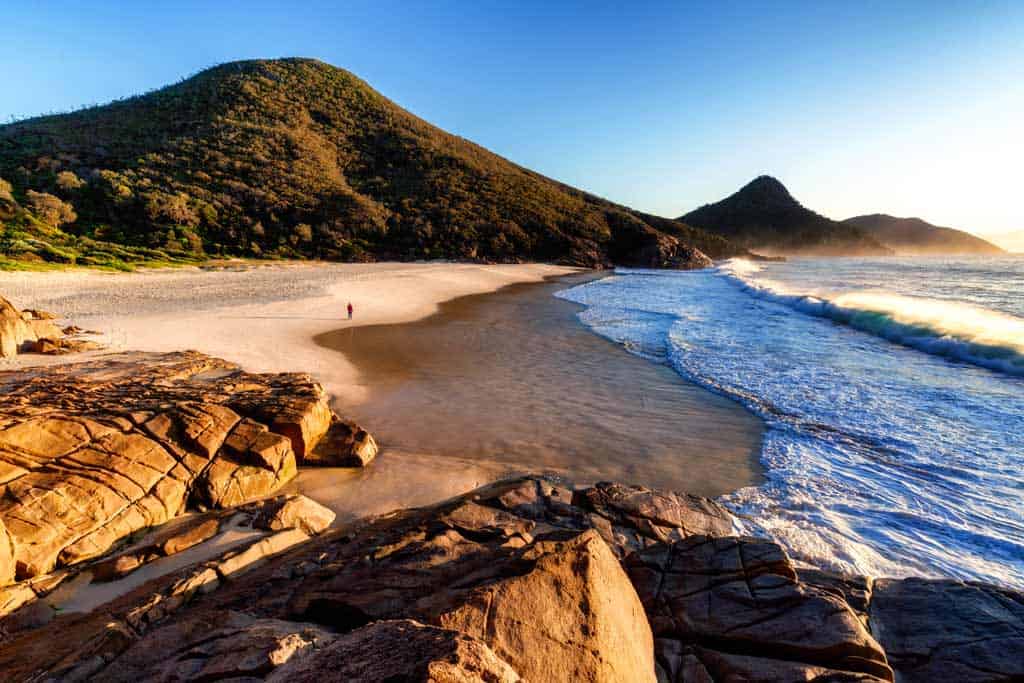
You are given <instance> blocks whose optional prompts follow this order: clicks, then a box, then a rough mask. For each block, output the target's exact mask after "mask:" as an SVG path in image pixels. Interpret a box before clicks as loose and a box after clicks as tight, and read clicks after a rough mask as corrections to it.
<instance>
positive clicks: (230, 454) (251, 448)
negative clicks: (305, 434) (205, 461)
mask: <svg viewBox="0 0 1024 683" xmlns="http://www.w3.org/2000/svg"><path fill="white" fill-rule="evenodd" d="M223 446H224V447H223V448H222V449H221V450H220V452H219V453H218V454H217V456H216V457H215V458H214V459H213V461H212V462H211V463H210V464H209V466H207V467H206V469H205V470H204V471H203V472H202V473H201V474H200V475H199V477H198V479H197V480H196V482H195V488H194V490H193V496H195V497H196V499H197V501H199V502H200V503H201V504H202V505H205V506H207V507H211V508H226V507H233V506H236V505H241V504H242V503H245V502H246V501H249V500H253V499H255V498H262V497H263V496H266V495H268V494H270V493H273V492H274V491H276V490H277V489H278V488H280V487H281V486H282V485H283V484H285V483H287V482H288V481H290V480H291V479H292V477H294V476H295V474H296V467H295V454H294V453H293V452H292V442H291V440H290V439H288V438H287V437H284V436H282V435H280V434H274V433H272V432H270V431H269V430H268V428H267V427H266V426H265V425H262V424H259V423H257V422H254V421H252V420H242V421H241V422H239V423H238V425H237V426H235V427H234V429H233V430H232V432H231V434H230V435H229V436H228V437H227V438H226V440H225V441H224V442H223Z"/></svg>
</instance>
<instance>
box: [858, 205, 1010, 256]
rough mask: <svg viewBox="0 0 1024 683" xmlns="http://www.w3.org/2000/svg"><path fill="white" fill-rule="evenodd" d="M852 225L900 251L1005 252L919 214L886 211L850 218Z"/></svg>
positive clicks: (913, 252)
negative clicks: (903, 215)
mask: <svg viewBox="0 0 1024 683" xmlns="http://www.w3.org/2000/svg"><path fill="white" fill-rule="evenodd" d="M843 223H845V224H847V225H853V226H856V227H858V228H860V229H861V230H863V231H864V232H866V233H867V234H869V235H871V236H872V237H874V238H875V239H876V240H878V241H879V242H881V243H882V244H884V245H885V246H887V247H889V248H891V249H894V250H896V252H897V253H899V254H908V255H925V254H988V255H993V254H1002V253H1005V252H1004V251H1003V250H1002V249H1000V248H999V247H997V246H996V245H994V244H992V243H991V242H986V241H985V240H983V239H981V238H980V237H975V236H974V235H972V234H970V233H967V232H964V231H962V230H955V229H953V228H943V227H940V226H937V225H932V224H931V223H928V222H926V221H923V220H921V219H920V218H896V217H895V216H888V215H886V214H884V213H874V214H870V215H868V216H855V217H853V218H847V219H846V220H845V221H843Z"/></svg>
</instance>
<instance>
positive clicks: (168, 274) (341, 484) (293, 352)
mask: <svg viewBox="0 0 1024 683" xmlns="http://www.w3.org/2000/svg"><path fill="white" fill-rule="evenodd" d="M572 274H578V275H579V276H580V277H583V278H587V277H591V275H590V274H589V273H587V272H586V271H581V270H580V269H575V268H567V267H558V266H549V265H543V264H524V265H498V266H479V265H473V264H458V263H437V262H434V263H416V264H400V263H382V264H334V265H323V264H299V265H294V264H290V265H287V266H282V267H274V266H261V267H260V268H258V269H245V270H231V271H203V270H199V269H192V270H186V269H176V270H174V271H160V272H155V271H154V272H147V273H129V274H109V273H80V272H73V273H31V274H27V273H0V292H4V293H5V295H6V296H8V297H9V298H11V299H12V301H14V302H15V303H16V305H18V306H21V307H35V308H43V309H49V310H55V311H56V312H58V313H59V314H60V315H61V316H63V317H64V318H65V319H66V320H67V321H68V322H73V323H75V324H78V325H80V326H82V327H86V328H90V329H98V330H100V331H102V332H104V334H103V335H102V336H101V337H100V339H101V341H103V342H105V343H106V344H107V345H108V348H107V350H106V351H105V352H107V353H109V352H116V351H122V350H128V349H132V350H142V351H176V350H180V349H185V348H192V349H196V350H198V351H201V352H203V353H207V354H209V355H212V356H216V357H220V358H224V359H226V360H228V361H230V362H234V363H238V364H239V365H240V366H241V367H243V368H244V369H246V370H247V371H250V372H308V373H310V374H311V375H313V376H314V377H316V379H317V380H318V381H319V382H320V383H321V384H322V385H323V386H324V388H325V389H326V390H327V392H328V393H329V394H330V396H331V399H332V406H333V407H334V408H335V410H337V411H338V412H339V413H340V414H342V415H351V416H353V417H356V418H360V417H361V415H360V414H359V410H358V409H359V406H362V405H365V404H366V402H367V401H368V400H371V399H370V396H371V395H372V394H373V391H372V387H370V386H369V383H368V381H367V380H366V379H365V378H364V377H363V374H362V373H361V371H360V369H359V368H357V367H356V364H355V363H353V362H352V361H351V360H350V359H349V358H347V357H346V356H345V355H344V354H341V353H338V352H337V351H334V350H331V349H328V348H324V347H322V346H319V345H318V344H316V343H315V342H314V338H316V337H318V336H319V335H326V334H331V333H332V332H337V330H339V329H342V330H352V331H355V330H359V333H358V335H359V336H360V337H363V336H365V335H366V334H368V332H369V331H371V328H373V329H379V328H380V327H382V326H401V325H417V324H420V323H424V324H426V325H427V326H428V327H431V326H435V324H434V323H435V322H436V320H435V321H434V322H426V321H429V320H430V319H431V318H433V317H435V316H441V318H439V319H443V315H444V314H443V311H445V310H448V309H459V308H462V307H465V306H466V305H472V304H473V303H474V301H476V302H479V301H484V300H486V299H487V297H494V296H499V297H500V296H501V295H500V294H496V292H499V290H503V288H506V287H508V286H509V285H516V284H522V283H538V284H537V286H540V287H548V288H552V289H556V288H561V287H562V285H557V284H551V283H550V278H553V277H558V276H565V275H572ZM544 280H548V282H547V283H545V282H544ZM473 295H484V297H483V299H478V300H474V299H473V298H472V297H473ZM467 298H468V300H462V299H467ZM549 298H550V299H551V301H547V300H545V305H546V306H548V307H551V306H555V307H563V309H569V308H571V309H573V310H574V309H575V306H574V305H573V304H570V303H568V302H564V301H561V300H555V299H554V297H549ZM347 301H354V303H355V306H356V315H355V319H354V320H353V321H352V323H348V322H347V321H346V320H344V319H343V316H344V307H345V304H346V302H347ZM211 302H216V303H217V304H218V305H215V306H214V305H211ZM535 303H536V302H535ZM485 308H486V306H485ZM570 317H571V318H572V320H571V327H572V329H573V331H574V333H575V337H576V339H577V340H578V341H579V342H580V343H581V344H584V345H585V346H586V347H587V348H588V349H589V350H590V351H592V352H593V353H594V354H595V355H594V356H593V357H591V358H590V360H591V361H592V363H593V364H592V368H593V367H596V368H597V369H598V370H600V369H601V368H602V366H603V365H604V364H607V363H608V362H610V363H612V364H613V365H617V366H629V367H633V368H635V369H636V371H637V372H640V373H643V374H645V375H647V376H653V377H654V378H655V380H654V381H655V382H656V383H657V384H658V386H660V387H662V388H669V387H670V388H671V389H672V391H681V392H682V393H684V394H691V395H693V396H691V397H690V398H691V400H690V401H689V405H688V406H687V410H689V411H691V412H692V411H693V410H697V411H698V413H699V414H701V415H704V414H706V413H707V411H706V410H702V409H701V408H700V404H702V403H706V402H710V403H717V402H721V403H724V404H727V405H726V407H724V408H722V410H723V411H724V412H725V413H728V414H731V415H733V416H734V417H735V418H736V419H737V420H740V421H742V422H744V423H747V424H748V428H747V431H748V432H750V433H749V434H748V435H747V436H746V437H745V439H744V441H745V443H746V446H745V448H746V452H745V453H743V454H741V455H740V456H739V460H741V461H745V463H744V464H743V467H742V469H744V471H745V473H744V474H743V475H742V476H739V477H736V478H733V479H732V480H731V484H727V485H722V484H721V483H719V484H716V485H714V486H711V487H702V486H701V485H700V484H699V483H698V482H697V481H696V479H697V477H692V476H691V477H689V478H688V479H686V480H681V481H676V482H675V488H678V489H681V490H697V491H704V492H706V493H711V494H717V493H723V492H725V491H727V490H728V491H732V490H735V489H737V488H740V487H742V486H744V485H750V484H754V483H757V479H758V477H759V473H760V464H759V461H758V454H759V444H760V434H761V431H762V430H763V426H762V425H760V421H759V420H757V419H756V418H755V417H754V416H752V415H751V414H750V413H749V412H747V411H746V410H745V409H743V408H742V407H741V406H739V405H737V404H734V403H733V402H731V401H728V400H727V399H723V398H721V397H718V396H716V395H714V394H712V393H710V392H707V391H706V390H704V389H701V388H699V387H697V386H696V385H693V384H691V383H689V382H686V381H685V380H684V379H683V378H681V377H679V376H678V375H676V374H675V373H674V372H672V371H671V370H670V369H668V368H664V367H662V368H659V367H658V366H655V365H653V364H651V363H649V362H648V361H645V360H643V359H640V358H637V357H634V356H632V355H630V354H629V353H627V352H625V351H624V350H623V349H620V348H618V347H616V346H615V345H613V344H611V343H610V342H607V341H606V340H603V339H601V338H600V337H598V336H597V335H594V334H593V333H592V332H590V331H589V330H587V329H586V328H585V327H584V326H583V325H582V324H580V323H579V322H578V320H576V319H575V315H574V314H573V315H571V316H570ZM564 327H565V325H564V321H563V322H562V323H561V327H560V328H558V329H563V331H564ZM103 353H104V352H103V351H101V352H92V353H85V354H78V355H73V356H63V357H56V358H50V357H41V356H35V357H33V356H22V357H20V358H19V359H17V360H16V361H14V362H13V363H10V362H8V363H6V364H5V366H4V367H8V368H12V369H13V368H19V367H26V366H29V365H50V364H55V363H67V362H76V361H78V360H88V359H90V358H95V357H97V356H100V355H102V354H103ZM583 356H586V353H577V354H576V355H575V358H576V359H578V358H580V357H583ZM563 357H564V356H563ZM537 358H539V357H537ZM596 359H602V360H603V361H604V363H600V362H594V361H595V360H596ZM449 360H451V359H450V358H449ZM620 377H622V375H621V374H620ZM379 379H380V378H379V377H378V378H377V380H373V381H378V380H379ZM512 379H513V380H514V379H515V378H514V376H513V377H512ZM570 379H572V378H571V377H570ZM585 393H586V392H585V390H584V394H585ZM577 396H578V395H577ZM565 405H567V402H563V403H561V404H555V403H553V404H551V406H553V407H558V409H559V410H561V406H565ZM353 413H354V414H353ZM668 414H671V413H668ZM737 416H738V417H737ZM641 417H643V416H642V415H641ZM753 423H756V426H757V427H758V428H756V429H755V428H753V427H750V426H749V425H750V424H753ZM590 424H591V426H593V425H594V424H595V422H594V421H593V420H591V422H590ZM691 424H695V425H696V424H698V423H697V422H692V423H691ZM365 426H366V427H367V428H368V429H369V430H370V431H371V433H375V434H376V433H377V431H378V430H377V428H376V425H375V424H373V423H371V424H366V425H365ZM597 426H598V427H602V425H600V424H597ZM467 430H468V427H467ZM702 431H703V429H698V428H694V429H693V430H692V434H690V435H687V434H685V433H683V432H682V431H678V430H677V431H676V435H677V436H678V437H679V438H680V439H684V440H685V439H690V448H691V449H694V448H703V446H706V445H707V444H708V443H710V441H711V439H713V438H716V437H715V436H714V435H713V436H709V437H703V436H699V437H697V438H696V440H693V439H694V435H699V434H701V432H702ZM709 431H711V433H712V434H714V432H713V430H709ZM755 431H756V432H757V433H756V434H754V433H753V432H755ZM466 433H467V434H468V433H469V432H468V431H467V432H466ZM577 433H579V430H577ZM599 433H600V434H602V435H604V436H608V434H609V432H608V431H602V432H599ZM641 436H642V434H641ZM611 443H615V444H616V447H619V445H618V444H617V443H616V442H614V440H613V441H611ZM404 445H405V447H404V448H401V447H399V448H391V446H392V444H389V443H388V439H385V443H384V446H385V448H384V453H383V454H382V456H381V457H379V458H378V459H377V460H376V461H375V462H374V465H373V466H372V467H370V468H368V469H366V470H362V471H359V472H355V473H353V472H351V471H346V470H343V469H333V468H327V469H316V470H303V471H301V472H300V474H299V476H298V477H297V478H296V480H295V481H293V482H292V483H291V484H289V487H288V490H293V491H302V492H305V493H309V494H310V495H312V496H313V497H315V498H318V499H321V500H322V499H323V498H324V496H327V497H329V498H332V499H333V502H332V503H329V504H330V505H331V507H332V509H334V511H335V512H336V513H337V514H338V517H339V520H345V519H354V518H357V517H361V516H365V515H372V514H380V513H384V512H388V511H390V510H393V509H398V508H405V507H410V506H419V505H426V504H430V503H433V502H436V501H438V500H442V499H445V498H449V497H452V496H455V495H458V494H460V493H463V492H465V491H467V490H470V489H472V488H475V487H477V486H480V485H482V484H484V483H486V482H488V481H491V480H494V479H496V478H499V477H502V476H510V475H515V474H520V473H523V472H526V471H541V472H545V473H547V474H548V475H550V476H556V477H558V476H563V477H565V476H567V475H568V474H570V472H568V471H567V470H568V468H566V467H565V466H564V465H565V463H561V466H559V465H560V464H559V463H548V465H549V466H545V463H543V462H540V463H538V462H536V461H533V462H531V461H524V460H522V459H520V460H515V459H512V461H511V462H510V460H509V459H508V458H503V457H490V456H489V455H488V453H487V452H483V453H481V452H475V453H470V454H469V457H466V455H467V454H466V453H465V452H464V451H463V449H451V448H449V449H438V448H428V449H422V448H417V447H416V444H415V442H413V443H406V444H404ZM628 446H629V444H628V443H626V444H625V446H624V447H625V448H628ZM735 460H736V458H735V456H734V462H735ZM707 462H708V463H711V460H708V461H707ZM692 470H693V468H691V471H692ZM439 471H440V472H442V473H443V476H438V472H439ZM590 471H591V472H593V473H594V476H591V477H585V478H583V480H596V479H601V478H604V479H607V478H618V479H619V480H623V479H626V480H629V479H636V478H641V479H645V480H646V481H648V482H650V483H652V484H656V483H659V482H662V483H664V482H663V479H659V478H658V477H646V478H645V477H636V476H632V475H631V472H630V471H629V470H628V469H626V468H623V467H619V468H618V469H616V470H614V471H612V472H607V473H605V474H604V476H601V472H600V470H595V469H593V468H591V470H590ZM729 476H731V475H727V476H726V479H728V478H729ZM719 480H720V481H721V480H722V478H721V477H719ZM410 482H411V485H410ZM426 484H429V485H426Z"/></svg>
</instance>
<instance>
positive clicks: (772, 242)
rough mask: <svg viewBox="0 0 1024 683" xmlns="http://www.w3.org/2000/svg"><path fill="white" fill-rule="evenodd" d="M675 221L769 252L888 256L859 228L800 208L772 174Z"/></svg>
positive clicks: (802, 207)
mask: <svg viewBox="0 0 1024 683" xmlns="http://www.w3.org/2000/svg"><path fill="white" fill-rule="evenodd" d="M679 220H680V221H684V222H686V223H688V224H690V225H694V226H697V227H699V228H701V229H704V230H708V231H710V232H713V233H716V234H718V235H721V236H723V237H726V238H727V239H729V240H732V241H734V242H737V243H739V244H741V245H743V246H744V247H747V248H749V249H755V250H759V251H763V252H767V253H775V254H802V255H816V256H855V255H888V254H891V253H892V250H890V249H888V248H887V247H885V246H883V245H882V244H880V243H879V242H878V240H876V239H875V238H873V237H872V236H871V235H868V234H867V233H865V232H864V231H863V230H861V229H860V228H858V227H857V226H855V225H850V224H844V223H839V222H837V221H834V220H832V219H830V218H826V217H825V216H822V215H821V214H818V213H815V212H814V211H811V210H810V209H808V208H806V207H804V206H803V205H802V204H801V203H800V202H798V201H797V200H796V199H794V198H793V195H791V194H790V193H789V190H787V189H786V187H785V186H784V185H783V184H782V183H780V182H779V181H778V180H776V179H775V178H772V177H771V176H759V177H758V178H755V179H754V180H752V181H751V182H749V183H747V184H746V185H744V186H743V187H742V188H740V190H739V191H737V192H735V193H734V194H732V195H730V196H728V197H726V198H725V199H723V200H721V201H720V202H716V203H714V204H707V205H705V206H702V207H700V208H699V209H696V210H695V211H691V212H690V213H688V214H686V215H685V216H682V217H681V218H680V219H679Z"/></svg>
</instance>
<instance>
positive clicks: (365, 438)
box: [302, 415, 377, 467]
mask: <svg viewBox="0 0 1024 683" xmlns="http://www.w3.org/2000/svg"><path fill="white" fill-rule="evenodd" d="M375 457H377V442H376V441H374V439H373V437H372V436H370V433H369V432H367V431H366V430H365V429H363V428H362V427H360V426H359V425H357V424H355V423H354V422H350V421H348V420H342V419H340V418H339V417H338V416H336V415H335V416H334V417H332V419H331V426H330V428H329V429H328V430H327V434H326V435H325V436H324V438H323V440H321V441H320V444H319V445H318V446H317V447H316V448H315V449H313V450H312V451H310V452H307V453H306V456H305V458H304V459H303V461H302V464H304V465H323V466H328V467H366V466H367V465H369V464H370V461H371V460H373V459H374V458H375Z"/></svg>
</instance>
